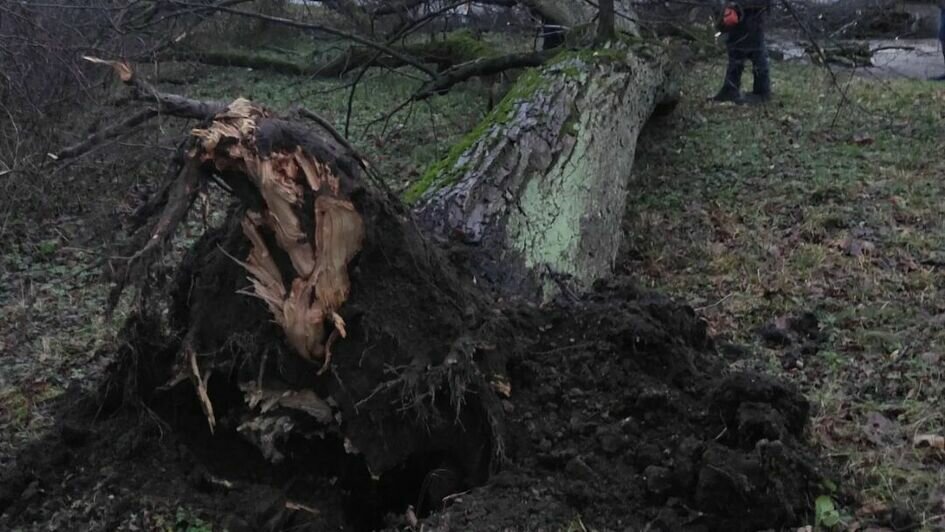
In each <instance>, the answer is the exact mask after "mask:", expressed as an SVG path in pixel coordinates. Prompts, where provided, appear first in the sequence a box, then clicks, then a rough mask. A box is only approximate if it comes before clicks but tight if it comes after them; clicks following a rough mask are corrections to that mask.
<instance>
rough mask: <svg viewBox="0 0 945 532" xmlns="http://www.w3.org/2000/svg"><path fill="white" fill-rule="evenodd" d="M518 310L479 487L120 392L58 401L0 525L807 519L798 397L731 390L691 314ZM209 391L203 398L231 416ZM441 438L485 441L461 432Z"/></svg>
mask: <svg viewBox="0 0 945 532" xmlns="http://www.w3.org/2000/svg"><path fill="white" fill-rule="evenodd" d="M516 307H517V308H516V309H515V310H511V309H506V310H503V311H502V315H503V316H505V317H506V318H507V320H508V321H509V323H510V324H512V326H513V327H514V329H515V331H516V334H517V335H519V340H518V344H519V345H522V346H527V348H523V349H522V350H521V351H519V352H517V353H513V355H514V356H512V357H511V358H510V360H509V362H508V375H509V377H510V382H511V387H512V394H511V397H510V398H508V399H503V400H502V401H501V406H502V411H503V412H504V416H505V425H504V431H505V432H504V433H505V437H504V438H503V440H502V441H503V444H504V445H505V448H504V453H503V454H504V456H505V459H504V460H503V461H502V462H494V463H493V464H492V465H491V468H490V470H489V471H485V472H484V473H485V475H482V476H479V477H478V478H477V476H476V475H475V474H473V473H474V472H472V471H470V470H469V468H470V464H471V463H478V462H477V460H469V459H468V457H464V456H459V455H458V454H457V449H459V448H460V446H458V445H456V444H455V442H453V444H451V445H441V446H438V449H439V450H430V451H428V452H424V453H414V454H412V455H411V456H408V457H406V458H403V459H401V460H399V464H398V465H397V466H395V467H392V468H390V469H389V470H388V471H387V472H386V473H384V474H383V475H381V476H380V478H379V479H377V480H372V477H371V475H370V474H368V470H367V468H366V467H365V459H364V458H363V457H362V456H360V455H357V454H348V453H346V452H345V450H344V445H343V443H342V442H341V437H340V436H339V435H334V434H330V433H327V434H323V435H322V437H311V438H297V439H292V438H288V439H287V440H286V441H284V442H281V443H280V445H279V449H280V451H281V453H282V454H283V459H282V461H281V462H280V463H279V464H272V463H270V462H268V461H266V460H264V459H263V457H262V455H261V453H260V452H259V451H258V450H257V448H256V447H254V446H252V445H250V444H248V443H246V442H245V441H244V440H243V439H241V438H239V437H238V436H237V434H236V432H235V430H233V429H232V428H227V426H226V424H225V423H224V424H222V426H221V427H220V428H219V429H218V431H217V433H216V435H215V436H210V435H209V434H208V431H207V430H206V423H205V421H204V420H203V419H202V414H201V413H200V410H199V408H197V405H196V400H195V399H194V396H193V393H192V390H190V389H188V387H187V386H182V387H180V390H181V393H166V394H159V395H154V396H148V397H146V398H145V399H146V400H145V402H144V403H140V402H137V401H136V400H133V399H132V398H129V397H127V392H128V390H129V389H130V387H128V386H115V385H114V383H113V384H112V385H111V387H110V388H107V389H104V388H103V390H105V391H104V392H103V393H102V394H101V395H100V396H99V397H84V398H83V397H81V396H80V395H78V394H77V393H76V394H71V395H67V398H66V399H63V403H62V409H61V410H60V412H62V419H61V422H60V427H61V428H60V430H59V431H58V434H54V435H50V436H48V437H47V438H46V439H44V440H42V441H39V442H38V443H37V444H36V445H35V446H34V447H33V448H32V449H29V450H27V451H25V452H24V453H22V455H21V456H19V457H17V458H16V459H15V460H14V461H13V465H12V466H11V467H10V468H8V470H7V471H4V472H3V478H2V483H0V486H2V488H0V511H2V512H3V515H2V518H0V528H4V529H22V530H39V529H42V530H48V529H57V530H132V529H145V530H146V529H153V528H160V527H171V528H175V527H176V528H177V529H187V527H192V528H191V529H199V528H193V527H196V526H198V525H199V524H200V521H198V518H199V519H201V520H202V521H203V522H207V523H212V524H213V525H214V529H223V528H226V529H229V530H290V529H291V530H339V529H346V530H369V529H376V528H385V527H386V528H389V529H402V528H403V527H404V526H406V524H407V518H406V517H405V513H406V512H407V508H408V506H412V507H413V508H414V509H415V511H416V513H418V514H419V515H420V518H421V520H424V517H423V516H424V515H425V514H427V513H429V512H430V511H431V510H434V512H433V513H432V514H431V515H429V516H427V517H426V518H425V521H426V524H427V525H428V526H436V527H437V528H436V529H438V530H447V529H452V530H505V529H515V530H533V529H550V530H554V529H562V528H564V527H566V526H568V524H569V523H572V522H574V521H575V520H576V519H580V520H581V522H582V523H583V524H584V526H586V527H587V528H588V529H601V530H642V529H644V528H647V527H649V529H650V530H757V529H762V528H780V527H785V526H789V525H797V524H799V523H802V522H805V521H806V519H807V517H808V516H807V515H806V512H807V511H808V509H809V508H810V507H811V500H810V495H811V490H812V489H813V486H814V485H815V483H816V482H817V481H818V480H819V478H818V475H817V473H815V472H814V470H813V467H812V464H814V463H815V461H814V460H813V458H812V457H811V456H810V455H809V453H808V450H807V448H806V447H805V445H804V444H803V443H802V442H803V433H804V430H805V426H806V424H807V420H808V419H807V418H808V409H809V406H808V403H807V402H806V401H805V399H804V398H803V397H802V396H800V395H799V394H798V393H797V392H796V391H794V390H793V389H792V388H790V387H789V386H786V385H785V384H783V383H780V382H776V381H773V380H771V379H769V378H767V377H765V376H762V375H757V374H735V375H729V376H726V375H725V371H724V363H723V360H722V358H721V357H720V356H719V355H717V354H716V352H715V351H714V348H713V346H712V341H711V339H710V338H708V337H707V336H706V333H705V326H704V324H703V322H702V321H701V320H700V319H699V318H698V317H697V316H696V315H695V314H694V313H693V311H692V310H691V309H690V308H689V307H687V306H684V305H679V304H676V303H674V302H672V301H669V300H667V299H665V298H662V297H659V296H654V295H647V294H641V293H639V292H638V291H637V290H636V289H634V288H632V287H630V286H629V285H625V284H612V285H608V286H601V287H600V288H599V290H598V291H597V293H596V294H594V295H592V296H590V297H589V298H587V299H585V300H582V301H577V302H568V303H562V304H557V305H553V306H550V307H547V308H541V309H537V308H534V307H528V306H516ZM148 327H149V322H147V321H146V320H140V321H138V322H132V324H131V325H130V326H129V333H128V334H129V335H131V336H136V337H138V338H160V335H159V334H158V333H157V331H155V330H149V329H148ZM137 347H138V348H139V349H149V350H153V351H154V352H162V351H166V350H167V346H166V345H161V344H159V343H152V344H148V345H144V344H139V345H138V346H137ZM129 357H130V355H129V354H128V353H125V355H124V359H125V361H126V362H127V360H128V359H129ZM121 362H122V360H121V359H120V360H119V364H118V365H119V366H120V365H121ZM121 373H122V372H120V371H118V370H115V371H113V373H112V374H113V375H115V374H121ZM125 374H129V375H130V374H133V372H132V373H129V372H126V373H125ZM139 378H140V374H139ZM214 378H218V377H214ZM211 382H212V381H211ZM220 389H222V387H221V384H220V383H218V384H217V390H218V391H217V393H216V394H215V396H214V402H215V404H217V403H219V404H225V403H226V399H225V397H223V395H222V394H221V393H220V392H219V390H220ZM185 390H186V392H187V393H183V391H185ZM119 392H124V395H125V397H123V394H122V393H119ZM157 398H159V399H157ZM221 417H226V414H225V413H223V414H221ZM474 417H475V416H474ZM485 430H486V429H484V428H483V429H480V430H479V432H482V431H485ZM453 434H454V438H457V437H458V438H468V439H472V440H477V441H479V442H480V443H481V441H482V440H483V437H482V436H480V437H479V438H476V436H475V431H473V430H472V429H471V428H467V429H466V432H465V435H464V436H463V435H461V434H460V433H459V432H457V431H456V430H455V429H454V433H453ZM421 436H423V437H427V438H433V437H435V434H433V433H431V434H427V435H421ZM485 439H488V437H486V438H485ZM434 447H436V446H434ZM431 449H432V447H431ZM392 455H395V456H396V455H398V453H397V452H396V451H395V450H394V451H392ZM490 472H491V473H492V474H491V475H488V473H490ZM480 473H482V471H480ZM487 476H488V478H486V477H487ZM475 485H480V486H479V487H474V486H475ZM444 497H445V498H446V499H447V502H446V503H445V505H444V504H442V503H440V502H438V501H441V500H443V498H444ZM290 501H291V502H290ZM434 501H437V502H434ZM287 503H288V504H287ZM444 506H445V507H444ZM436 510H439V511H436ZM427 529H429V528H427Z"/></svg>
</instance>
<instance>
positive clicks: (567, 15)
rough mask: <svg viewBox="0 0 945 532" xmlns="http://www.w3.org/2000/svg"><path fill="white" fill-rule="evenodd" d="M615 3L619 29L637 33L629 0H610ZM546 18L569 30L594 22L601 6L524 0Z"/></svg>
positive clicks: (559, 0) (635, 20) (565, 1)
mask: <svg viewBox="0 0 945 532" xmlns="http://www.w3.org/2000/svg"><path fill="white" fill-rule="evenodd" d="M608 1H611V2H613V4H614V21H615V28H616V30H617V31H622V32H625V33H630V34H633V35H637V34H638V32H639V28H638V26H637V20H638V19H637V16H636V12H635V11H634V9H633V4H632V3H631V2H630V1H629V0H608ZM522 3H523V4H524V5H526V6H528V7H529V8H530V9H531V10H532V11H533V12H535V13H537V14H538V15H539V16H541V17H542V18H543V19H544V20H546V21H548V22H550V23H553V24H557V25H561V26H564V27H565V28H566V29H568V30H574V29H578V28H580V27H582V26H586V25H588V24H592V23H593V22H594V20H595V19H597V18H598V16H599V15H600V11H599V8H597V7H595V6H594V5H593V4H591V3H590V2H585V1H573V0H523V1H522Z"/></svg>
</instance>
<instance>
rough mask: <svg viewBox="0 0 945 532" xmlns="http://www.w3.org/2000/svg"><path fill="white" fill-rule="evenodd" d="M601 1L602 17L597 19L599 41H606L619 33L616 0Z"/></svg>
mask: <svg viewBox="0 0 945 532" xmlns="http://www.w3.org/2000/svg"><path fill="white" fill-rule="evenodd" d="M599 1H600V19H599V20H598V21H597V42H598V43H605V42H607V41H609V40H611V39H613V38H614V37H615V36H616V34H617V29H616V27H615V22H614V17H615V16H616V15H615V13H614V0H599Z"/></svg>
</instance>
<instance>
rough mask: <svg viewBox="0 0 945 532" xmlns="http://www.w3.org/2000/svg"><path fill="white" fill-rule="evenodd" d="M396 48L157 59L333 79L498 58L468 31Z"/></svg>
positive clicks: (188, 53) (171, 54) (185, 52)
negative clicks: (311, 58) (410, 65)
mask: <svg viewBox="0 0 945 532" xmlns="http://www.w3.org/2000/svg"><path fill="white" fill-rule="evenodd" d="M396 49H397V51H398V52H400V55H401V57H395V56H392V55H388V54H379V53H378V52H377V51H376V50H375V49H373V48H369V47H364V46H355V47H351V48H349V49H347V50H344V51H343V52H342V53H340V54H337V55H336V56H335V57H332V58H330V59H327V60H324V61H320V62H302V61H299V60H295V59H288V58H281V57H273V56H270V55H260V54H257V53H254V52H250V51H242V52H241V51H234V50H193V49H171V50H168V51H166V52H164V53H162V54H160V56H159V57H158V58H159V60H162V61H194V62H198V63H202V64H205V65H211V66H225V67H239V68H252V69H254V70H261V71H264V72H275V73H278V74H289V75H302V76H312V77H322V78H333V77H339V76H343V75H345V74H347V73H348V72H352V71H355V70H358V69H361V68H365V67H371V66H373V67H385V68H399V67H402V66H406V65H407V63H406V62H405V61H404V60H403V59H402V57H412V58H416V60H418V61H421V62H423V63H429V64H433V65H436V66H437V68H438V69H439V70H445V69H447V68H450V67H453V66H456V65H458V64H461V63H467V62H469V61H474V60H476V59H481V58H487V57H494V56H498V55H499V51H498V50H496V49H494V48H493V47H492V46H490V45H489V44H488V43H486V42H483V41H481V40H476V39H474V38H473V36H472V35H471V34H470V33H469V32H465V31H457V32H453V33H451V34H449V35H447V36H446V37H445V38H443V39H437V40H434V41H425V42H419V43H414V44H408V45H406V46H401V47H397V48H396Z"/></svg>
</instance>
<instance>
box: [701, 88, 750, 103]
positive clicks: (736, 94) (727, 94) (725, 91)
mask: <svg viewBox="0 0 945 532" xmlns="http://www.w3.org/2000/svg"><path fill="white" fill-rule="evenodd" d="M709 100H711V101H713V102H733V103H742V102H743V101H744V97H743V96H742V92H741V91H740V90H737V89H731V88H729V87H728V86H725V87H722V88H721V89H720V90H719V92H717V93H716V94H715V96H713V97H711V98H709Z"/></svg>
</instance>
